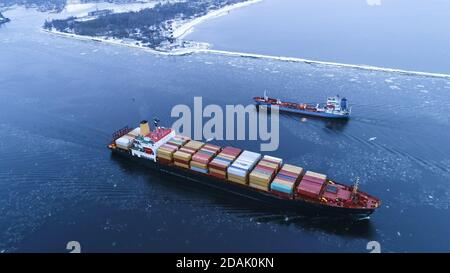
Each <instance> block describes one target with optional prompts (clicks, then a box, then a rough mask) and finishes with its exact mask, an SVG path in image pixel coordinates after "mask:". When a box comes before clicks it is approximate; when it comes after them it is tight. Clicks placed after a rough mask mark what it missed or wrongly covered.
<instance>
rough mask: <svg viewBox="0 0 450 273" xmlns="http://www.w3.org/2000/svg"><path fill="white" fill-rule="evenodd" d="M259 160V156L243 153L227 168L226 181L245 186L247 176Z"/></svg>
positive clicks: (248, 152)
mask: <svg viewBox="0 0 450 273" xmlns="http://www.w3.org/2000/svg"><path fill="white" fill-rule="evenodd" d="M260 158H261V154H258V153H254V152H250V151H243V152H242V154H241V155H240V156H239V157H238V158H237V159H236V160H235V161H234V162H233V164H231V166H230V167H228V170H227V174H228V180H230V181H233V182H236V183H239V184H244V185H246V184H247V183H248V174H249V172H250V171H251V170H252V169H253V167H254V166H255V165H256V163H257V162H258V161H259V159H260Z"/></svg>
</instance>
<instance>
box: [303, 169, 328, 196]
mask: <svg viewBox="0 0 450 273" xmlns="http://www.w3.org/2000/svg"><path fill="white" fill-rule="evenodd" d="M326 180H327V176H326V175H324V174H320V173H315V172H311V171H307V172H306V173H305V175H304V176H303V178H302V181H300V184H299V185H298V186H297V193H298V194H300V195H303V196H306V197H310V198H319V195H320V192H321V190H322V187H323V185H324V184H325V181H326Z"/></svg>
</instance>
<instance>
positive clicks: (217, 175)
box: [209, 172, 227, 179]
mask: <svg viewBox="0 0 450 273" xmlns="http://www.w3.org/2000/svg"><path fill="white" fill-rule="evenodd" d="M209 175H211V176H214V177H216V178H219V179H227V177H226V176H225V175H222V174H219V173H212V172H210V173H209Z"/></svg>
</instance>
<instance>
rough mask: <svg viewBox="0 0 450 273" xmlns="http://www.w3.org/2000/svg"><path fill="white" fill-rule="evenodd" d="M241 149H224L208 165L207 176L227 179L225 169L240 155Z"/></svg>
mask: <svg viewBox="0 0 450 273" xmlns="http://www.w3.org/2000/svg"><path fill="white" fill-rule="evenodd" d="M241 151H242V150H241V149H238V148H234V147H225V148H224V149H223V150H222V151H221V152H220V153H219V154H218V155H217V156H216V157H215V158H214V159H213V160H212V161H211V162H210V163H209V165H208V167H209V174H210V175H212V176H214V177H217V178H220V179H227V169H228V167H229V166H230V165H231V163H233V161H234V160H235V159H236V158H237V157H238V156H239V154H240V153H241Z"/></svg>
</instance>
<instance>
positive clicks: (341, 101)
mask: <svg viewBox="0 0 450 273" xmlns="http://www.w3.org/2000/svg"><path fill="white" fill-rule="evenodd" d="M253 100H254V102H255V104H256V107H260V106H265V107H268V108H270V107H272V106H278V107H279V110H280V112H288V113H295V114H301V115H307V116H314V117H321V118H331V119H348V118H350V113H351V108H350V107H348V105H347V99H346V98H341V97H339V95H337V96H334V97H328V98H327V101H326V103H316V104H312V103H295V102H286V101H282V100H280V99H274V98H269V97H268V96H267V95H266V92H264V96H263V97H254V98H253Z"/></svg>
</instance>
